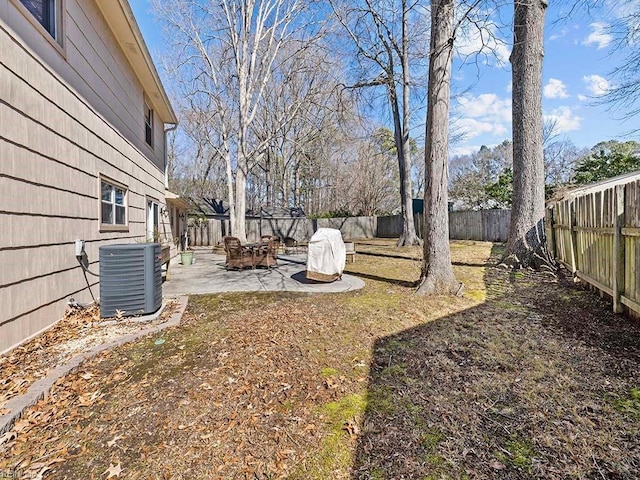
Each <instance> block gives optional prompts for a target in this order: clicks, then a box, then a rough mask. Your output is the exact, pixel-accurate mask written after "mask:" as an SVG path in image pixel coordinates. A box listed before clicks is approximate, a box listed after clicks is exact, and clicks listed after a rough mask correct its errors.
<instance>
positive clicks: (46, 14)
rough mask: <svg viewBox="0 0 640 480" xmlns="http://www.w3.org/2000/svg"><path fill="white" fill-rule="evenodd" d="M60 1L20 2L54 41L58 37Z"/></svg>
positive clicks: (26, 0) (33, 0) (24, 0)
mask: <svg viewBox="0 0 640 480" xmlns="http://www.w3.org/2000/svg"><path fill="white" fill-rule="evenodd" d="M60 1H61V0H20V2H21V3H22V5H24V6H25V8H26V9H27V10H29V12H30V13H31V15H33V16H34V17H35V19H36V20H37V21H38V23H40V25H42V26H43V27H44V29H45V30H46V31H47V32H49V34H50V35H51V36H52V37H53V38H54V39H56V40H58V37H59V27H58V25H59V20H60V15H59V6H60V5H59V3H60Z"/></svg>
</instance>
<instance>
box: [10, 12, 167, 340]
mask: <svg viewBox="0 0 640 480" xmlns="http://www.w3.org/2000/svg"><path fill="white" fill-rule="evenodd" d="M64 6H65V9H66V12H67V15H66V16H65V21H64V25H65V28H64V32H63V33H64V35H65V37H64V40H63V42H62V44H63V49H62V50H63V52H64V53H65V55H66V58H65V57H64V56H63V55H61V53H60V50H61V49H59V48H56V47H55V46H54V45H52V44H51V42H50V41H49V40H48V39H46V38H45V37H44V35H42V34H41V32H40V31H38V30H37V29H36V28H34V26H33V25H32V23H31V22H30V21H28V19H27V18H25V15H24V14H23V12H21V11H20V10H19V9H18V7H16V5H15V3H14V0H0V52H2V54H1V55H0V126H1V127H0V232H2V235H0V266H1V268H0V305H2V307H3V308H2V310H1V313H0V352H2V351H5V350H7V349H9V348H11V347H12V346H14V345H16V344H17V343H19V342H21V341H23V340H24V339H26V338H28V337H30V336H32V335H34V334H36V333H37V332H39V331H41V330H42V329H44V328H47V327H48V326H50V325H51V324H52V323H54V322H55V321H57V320H58V319H60V318H61V317H62V315H63V313H64V310H65V307H66V303H67V301H68V299H69V298H70V297H74V298H75V299H76V300H77V301H79V302H89V301H91V295H90V293H89V290H88V288H87V284H86V283H85V278H84V276H83V272H82V270H81V268H80V267H79V266H78V262H77V260H76V258H75V256H74V252H75V248H74V241H75V239H83V240H85V242H86V252H87V254H88V257H89V260H90V262H91V265H90V269H91V270H92V271H94V272H96V273H97V272H98V269H99V266H98V264H97V260H98V248H99V247H100V246H101V245H105V244H109V243H130V242H134V241H141V240H143V239H144V237H145V234H146V229H147V227H146V201H147V198H154V199H156V200H158V202H159V203H160V204H161V207H162V206H164V192H165V190H164V171H163V165H164V159H163V157H164V151H163V148H164V139H163V123H162V121H161V119H160V118H156V119H155V120H156V124H155V126H154V128H155V130H154V133H155V137H154V148H153V149H151V148H149V147H148V146H147V145H146V143H145V141H144V117H143V105H144V103H143V99H144V95H145V92H144V89H143V87H142V86H141V84H140V83H139V82H138V80H137V79H136V76H135V75H134V73H133V71H132V70H131V68H129V67H128V63H127V61H126V57H125V56H124V55H123V53H122V50H121V49H120V48H119V47H118V44H117V43H116V41H115V38H114V36H113V35H112V33H111V31H110V30H109V27H108V26H107V25H106V24H105V22H104V20H102V16H101V13H100V11H99V10H98V8H97V7H96V6H95V4H94V3H93V2H90V1H85V2H76V1H74V0H65V1H64ZM101 176H104V177H106V178H107V179H111V180H113V181H115V182H117V183H119V184H122V185H124V186H126V187H127V189H128V193H127V196H128V199H127V202H128V208H127V215H128V219H129V221H128V226H129V228H128V231H124V232H113V231H101V230H100V178H101ZM161 222H164V223H165V225H161V228H160V230H161V232H169V234H168V235H166V236H167V237H168V238H171V237H172V235H171V233H170V227H171V226H170V225H169V222H168V216H161ZM87 278H88V279H89V282H90V284H91V289H92V291H93V294H94V295H95V296H96V297H98V296H99V284H98V283H97V277H93V276H91V275H88V276H87Z"/></svg>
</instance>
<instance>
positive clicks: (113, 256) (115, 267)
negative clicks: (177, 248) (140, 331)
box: [99, 243, 162, 317]
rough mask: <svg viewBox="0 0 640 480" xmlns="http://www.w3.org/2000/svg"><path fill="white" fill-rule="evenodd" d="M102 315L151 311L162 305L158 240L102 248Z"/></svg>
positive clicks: (135, 313)
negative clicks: (155, 241)
mask: <svg viewBox="0 0 640 480" xmlns="http://www.w3.org/2000/svg"><path fill="white" fill-rule="evenodd" d="M99 257H100V316H101V317H113V316H115V315H117V312H118V311H120V312H122V314H123V315H138V314H148V313H153V312H155V311H157V310H158V309H159V308H160V307H161V306H162V269H161V264H160V260H161V249H160V244H159V243H140V244H135V243H134V244H119V245H104V246H102V247H100V255H99Z"/></svg>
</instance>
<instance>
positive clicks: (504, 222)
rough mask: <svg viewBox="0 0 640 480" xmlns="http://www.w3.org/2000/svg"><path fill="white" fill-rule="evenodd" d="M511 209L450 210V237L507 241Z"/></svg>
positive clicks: (455, 238)
mask: <svg viewBox="0 0 640 480" xmlns="http://www.w3.org/2000/svg"><path fill="white" fill-rule="evenodd" d="M510 221H511V210H499V209H496V210H478V211H463V212H449V238H451V239H454V240H482V241H485V242H506V241H507V237H508V236H509V222H510Z"/></svg>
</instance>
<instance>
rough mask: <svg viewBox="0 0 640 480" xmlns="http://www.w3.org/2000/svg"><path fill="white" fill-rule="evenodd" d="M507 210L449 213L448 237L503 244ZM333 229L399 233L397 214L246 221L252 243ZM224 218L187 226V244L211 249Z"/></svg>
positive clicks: (352, 234) (223, 229)
mask: <svg viewBox="0 0 640 480" xmlns="http://www.w3.org/2000/svg"><path fill="white" fill-rule="evenodd" d="M509 218H510V211H509V210H482V211H477V212H472V211H466V212H449V231H450V238H451V239H454V240H479V241H489V242H506V241H507V234H508V231H509ZM414 219H415V224H416V232H417V233H418V235H419V236H422V215H415V217H414ZM322 227H326V228H336V229H338V230H340V231H341V232H342V236H343V237H344V238H345V239H355V238H376V237H378V238H395V237H398V236H400V233H401V231H402V218H401V217H400V215H390V216H383V217H377V216H373V217H347V218H318V219H308V218H248V219H247V220H246V231H247V240H248V241H250V242H255V241H257V240H259V239H260V237H261V236H262V235H277V236H279V237H280V238H286V237H291V238H295V239H296V240H298V241H300V242H306V241H308V240H309V239H310V238H311V236H312V235H313V232H315V231H316V230H317V229H318V228H322ZM229 231H230V229H229V220H228V219H215V218H209V219H206V220H199V221H198V222H197V223H196V224H195V225H189V227H188V232H189V245H191V246H214V245H217V244H219V243H220V242H222V237H224V236H225V235H226V234H227V232H229Z"/></svg>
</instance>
